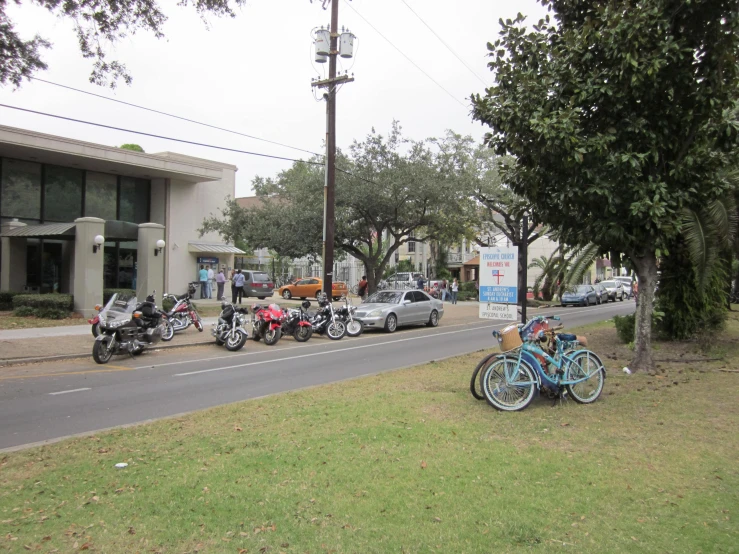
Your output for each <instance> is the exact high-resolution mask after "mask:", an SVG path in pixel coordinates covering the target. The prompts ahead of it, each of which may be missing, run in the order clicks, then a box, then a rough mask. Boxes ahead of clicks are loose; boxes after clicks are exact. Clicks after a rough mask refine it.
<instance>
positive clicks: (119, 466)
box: [115, 462, 128, 469]
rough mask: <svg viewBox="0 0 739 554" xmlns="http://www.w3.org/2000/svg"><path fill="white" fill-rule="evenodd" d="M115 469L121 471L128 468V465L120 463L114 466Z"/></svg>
mask: <svg viewBox="0 0 739 554" xmlns="http://www.w3.org/2000/svg"><path fill="white" fill-rule="evenodd" d="M115 467H117V468H118V469H123V468H124V467H128V464H127V463H126V462H121V463H119V464H116V465H115Z"/></svg>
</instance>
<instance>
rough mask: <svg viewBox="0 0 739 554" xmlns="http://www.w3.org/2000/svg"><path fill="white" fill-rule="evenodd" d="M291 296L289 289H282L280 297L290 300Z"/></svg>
mask: <svg viewBox="0 0 739 554" xmlns="http://www.w3.org/2000/svg"><path fill="white" fill-rule="evenodd" d="M292 297H293V295H292V293H291V292H290V291H289V290H285V291H282V298H284V299H285V300H290V299H291V298H292Z"/></svg>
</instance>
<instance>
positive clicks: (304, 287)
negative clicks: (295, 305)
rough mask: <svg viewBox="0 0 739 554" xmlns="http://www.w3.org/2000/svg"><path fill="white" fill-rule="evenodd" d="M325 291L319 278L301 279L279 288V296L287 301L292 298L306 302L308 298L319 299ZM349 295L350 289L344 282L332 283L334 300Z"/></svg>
mask: <svg viewBox="0 0 739 554" xmlns="http://www.w3.org/2000/svg"><path fill="white" fill-rule="evenodd" d="M322 291H323V279H319V278H318V277H308V278H306V279H299V280H298V281H296V282H295V283H293V284H292V285H284V286H282V287H280V288H279V290H278V291H277V294H279V295H280V296H282V298H284V299H285V300H288V299H290V298H293V297H295V298H300V299H301V300H305V299H306V298H308V297H310V298H318V293H320V292H322ZM348 294H349V288H348V287H347V286H346V283H344V282H343V281H334V282H333V283H331V297H332V298H333V299H334V300H338V299H339V298H341V297H342V296H346V295H348Z"/></svg>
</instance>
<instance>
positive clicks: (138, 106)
mask: <svg viewBox="0 0 739 554" xmlns="http://www.w3.org/2000/svg"><path fill="white" fill-rule="evenodd" d="M31 79H33V80H34V81H40V82H42V83H46V84H49V85H54V86H55V87H61V88H65V89H68V90H73V91H75V92H80V93H82V94H87V95H89V96H95V97H97V98H102V99H103V100H109V101H111V102H118V103H119V104H124V105H126V106H131V107H133V108H138V109H140V110H146V111H148V112H153V113H158V114H161V115H166V116H167V117H173V118H175V119H180V120H182V121H187V122H189V123H195V124H196V125H202V126H203V127H210V128H211V129H217V130H219V131H225V132H227V133H232V134H234V135H240V136H242V137H247V138H250V139H254V140H260V141H262V142H268V143H270V144H275V145H277V146H282V147H284V148H290V149H292V150H299V151H300V152H306V153H308V154H314V155H316V156H323V155H324V154H319V153H317V152H312V151H310V150H305V149H304V148H298V147H296V146H290V145H289V144H283V143H281V142H277V141H274V140H269V139H265V138H261V137H255V136H254V135H247V134H246V133H241V132H239V131H233V130H231V129H225V128H223V127H218V126H216V125H211V124H209V123H203V122H201V121H195V120H194V119H188V118H187V117H182V116H179V115H175V114H171V113H167V112H163V111H160V110H155V109H153V108H147V107H146V106H140V105H138V104H133V103H131V102H125V101H123V100H118V99H117V98H111V97H110V96H103V95H102V94H96V93H94V92H88V91H86V90H82V89H78V88H74V87H70V86H68V85H62V84H60V83H54V82H53V81H47V80H46V79H40V78H39V77H31Z"/></svg>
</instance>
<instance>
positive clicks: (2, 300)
mask: <svg viewBox="0 0 739 554" xmlns="http://www.w3.org/2000/svg"><path fill="white" fill-rule="evenodd" d="M19 294H21V293H20V292H7V291H4V292H0V310H3V311H4V310H12V309H13V298H15V297H16V296H18V295H19Z"/></svg>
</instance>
